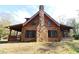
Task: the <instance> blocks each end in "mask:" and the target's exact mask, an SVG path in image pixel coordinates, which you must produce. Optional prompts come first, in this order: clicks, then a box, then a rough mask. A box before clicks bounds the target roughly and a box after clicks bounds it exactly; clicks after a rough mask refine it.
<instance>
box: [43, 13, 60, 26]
mask: <svg viewBox="0 0 79 59" xmlns="http://www.w3.org/2000/svg"><path fill="white" fill-rule="evenodd" d="M44 14H45V15H46V16H48V17H49V18H50V20H52V21H53V22H55V23H56V24H57V25H58V26H60V24H59V23H58V22H57V21H55V20H54V19H53V18H52V17H51V16H50V15H48V14H47V13H46V12H44Z"/></svg>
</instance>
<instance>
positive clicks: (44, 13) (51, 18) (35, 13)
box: [23, 11, 60, 26]
mask: <svg viewBox="0 0 79 59" xmlns="http://www.w3.org/2000/svg"><path fill="white" fill-rule="evenodd" d="M38 14H39V11H38V12H37V13H35V14H34V15H33V16H32V17H31V18H30V19H29V20H28V21H26V22H25V23H24V24H23V26H24V25H26V24H28V23H29V22H30V21H31V20H32V19H33V18H35V17H36V16H37V15H38ZM44 14H45V15H46V16H48V17H49V18H50V19H51V20H52V21H53V22H55V23H56V24H57V25H58V26H60V24H59V23H58V22H56V21H55V20H54V19H53V18H52V17H51V16H50V15H48V14H47V13H46V12H45V11H44Z"/></svg>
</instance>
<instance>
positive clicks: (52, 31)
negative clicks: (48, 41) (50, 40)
mask: <svg viewBox="0 0 79 59" xmlns="http://www.w3.org/2000/svg"><path fill="white" fill-rule="evenodd" d="M56 36H57V31H56V30H48V37H56Z"/></svg>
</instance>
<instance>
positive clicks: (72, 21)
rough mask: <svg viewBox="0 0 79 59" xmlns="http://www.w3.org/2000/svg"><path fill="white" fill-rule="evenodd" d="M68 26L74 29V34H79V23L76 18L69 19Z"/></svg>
mask: <svg viewBox="0 0 79 59" xmlns="http://www.w3.org/2000/svg"><path fill="white" fill-rule="evenodd" d="M66 24H67V25H69V26H72V27H73V34H79V23H77V22H76V20H75V18H70V19H68V20H67V23H66Z"/></svg>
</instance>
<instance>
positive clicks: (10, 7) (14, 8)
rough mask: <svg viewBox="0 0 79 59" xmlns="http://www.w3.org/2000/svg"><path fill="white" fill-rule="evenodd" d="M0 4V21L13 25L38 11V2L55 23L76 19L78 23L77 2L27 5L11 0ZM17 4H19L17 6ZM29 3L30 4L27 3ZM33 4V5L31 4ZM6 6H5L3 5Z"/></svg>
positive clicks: (47, 0)
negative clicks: (11, 21) (4, 20)
mask: <svg viewBox="0 0 79 59" xmlns="http://www.w3.org/2000/svg"><path fill="white" fill-rule="evenodd" d="M2 1H3V2H0V4H2V3H3V4H2V5H0V19H2V18H3V17H5V18H4V19H11V20H13V24H16V23H23V22H24V21H25V19H24V18H27V17H31V16H32V15H33V14H35V13H36V12H37V11H38V10H39V5H40V2H41V3H42V4H43V5H44V9H45V11H46V12H47V13H48V14H49V15H50V16H51V17H53V18H54V19H55V20H56V21H58V22H60V19H62V18H63V19H65V20H66V19H68V18H76V21H79V19H78V18H79V17H78V13H79V1H78V0H44V1H43V2H42V0H40V1H39V0H29V1H28V3H27V4H28V5H27V4H26V2H24V0H22V1H19V2H18V0H16V1H15V0H13V1H14V2H13V1H9V2H4V0H2ZM17 2H18V3H20V4H18V5H17ZM29 2H30V3H29ZM33 3H34V4H33ZM5 4H6V5H5Z"/></svg>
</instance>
